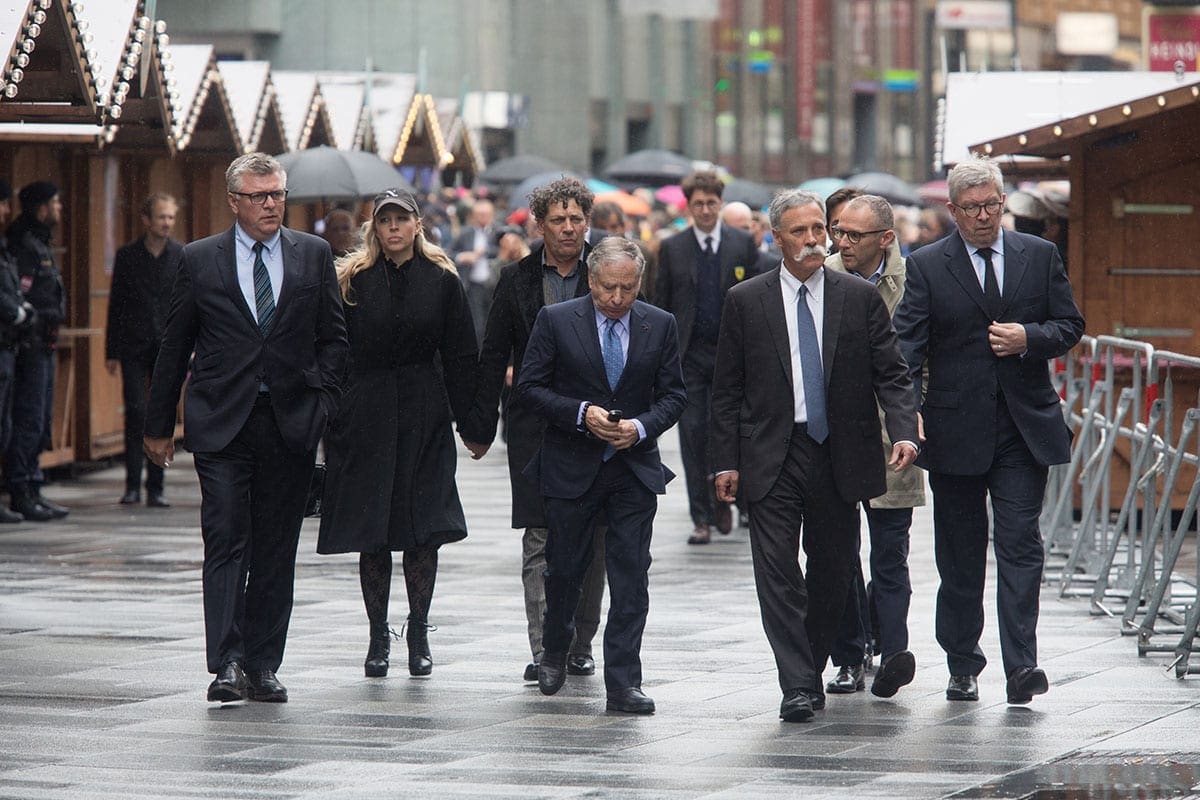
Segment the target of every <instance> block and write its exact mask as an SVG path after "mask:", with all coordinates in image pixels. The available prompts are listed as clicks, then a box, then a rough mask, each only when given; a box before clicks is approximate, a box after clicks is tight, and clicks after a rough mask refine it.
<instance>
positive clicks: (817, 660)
mask: <svg viewBox="0 0 1200 800" xmlns="http://www.w3.org/2000/svg"><path fill="white" fill-rule="evenodd" d="M804 429H805V427H804V426H803V425H797V426H796V427H795V428H794V429H793V431H792V436H791V440H790V443H789V445H788V451H787V456H786V458H785V459H784V462H783V468H782V469H781V470H780V472H779V478H778V479H777V480H776V481H775V485H774V486H772V487H771V489H770V491H768V492H767V494H766V496H765V497H763V498H762V499H761V500H759V501H757V502H752V503H751V504H750V554H751V556H752V557H753V560H754V585H755V588H756V589H757V591H758V604H759V609H760V611H761V613H762V621H763V629H764V630H765V631H766V634H767V641H768V642H769V643H770V644H771V650H772V651H773V652H774V653H775V665H776V667H777V668H778V670H779V686H780V688H782V689H783V690H784V691H787V690H789V689H808V690H815V691H818V692H823V687H822V686H821V683H820V680H821V672H822V671H823V670H824V669H825V661H826V660H827V658H828V657H829V648H830V646H831V645H832V642H833V638H834V636H835V635H836V633H837V630H838V626H839V624H840V623H841V619H842V610H843V606H844V605H845V603H846V590H847V588H848V587H849V586H850V577H851V569H852V567H853V565H854V563H855V553H856V552H857V549H856V544H857V543H858V524H859V522H858V507H857V505H856V504H855V503H848V502H846V501H845V500H844V499H842V497H841V496H840V495H839V494H838V492H837V487H836V486H835V484H834V479H833V466H832V464H831V462H830V457H829V444H828V442H827V443H826V444H817V443H816V442H814V441H813V440H812V439H810V438H809V437H808V435H807V434H805V433H803V432H802V431H803V430H804ZM801 528H803V543H804V552H805V554H806V555H807V557H808V580H807V583H806V581H805V577H804V572H803V570H801V569H800V560H799V559H800V542H801Z"/></svg>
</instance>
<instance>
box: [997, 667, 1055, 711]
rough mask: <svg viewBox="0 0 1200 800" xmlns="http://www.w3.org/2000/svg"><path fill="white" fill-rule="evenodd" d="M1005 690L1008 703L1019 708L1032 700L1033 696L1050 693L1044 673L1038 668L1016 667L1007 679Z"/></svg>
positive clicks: (1048, 683) (1048, 682)
mask: <svg viewBox="0 0 1200 800" xmlns="http://www.w3.org/2000/svg"><path fill="white" fill-rule="evenodd" d="M1007 688H1008V702H1009V703H1011V704H1012V705H1017V706H1019V705H1024V704H1025V703H1028V702H1029V701H1031V700H1033V696H1034V695H1035V694H1045V693H1046V692H1048V691H1050V681H1048V680H1046V673H1045V672H1043V671H1042V670H1041V669H1040V668H1038V667H1017V669H1016V671H1015V672H1013V674H1012V677H1010V678H1009V679H1008V687H1007Z"/></svg>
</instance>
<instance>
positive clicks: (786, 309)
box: [779, 267, 825, 422]
mask: <svg viewBox="0 0 1200 800" xmlns="http://www.w3.org/2000/svg"><path fill="white" fill-rule="evenodd" d="M779 278H780V280H779V287H780V291H782V293H783V316H784V318H785V319H786V320H787V332H788V350H789V351H790V352H791V355H792V399H793V402H794V404H795V406H794V408H795V410H794V416H793V417H792V421H793V422H808V405H807V404H806V403H805V400H804V374H803V372H802V371H801V366H800V338H799V337H800V333H799V330H798V329H797V328H796V298H797V297H798V296H799V294H800V281H799V280H798V279H797V278H796V276H795V275H793V274H792V273H790V272H788V270H787V267H783V268H781V269H780V270H779ZM804 285H805V286H807V287H808V298H807V302H808V310H809V313H811V314H812V318H813V325H814V326H815V327H816V329H817V349H818V350H821V345H822V342H823V339H824V336H825V331H824V322H825V267H819V268H818V269H817V271H816V272H814V273H813V274H812V275H809V276H808V280H806V281H804ZM822 352H823V351H822ZM822 374H824V367H822Z"/></svg>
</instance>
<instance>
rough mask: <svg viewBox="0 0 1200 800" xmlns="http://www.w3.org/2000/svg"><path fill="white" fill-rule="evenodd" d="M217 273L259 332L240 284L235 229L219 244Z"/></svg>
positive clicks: (244, 314) (235, 303)
mask: <svg viewBox="0 0 1200 800" xmlns="http://www.w3.org/2000/svg"><path fill="white" fill-rule="evenodd" d="M217 271H218V272H219V273H220V275H221V281H222V282H223V283H224V284H225V291H226V292H227V293H228V294H229V299H230V300H232V301H233V305H234V307H235V308H236V309H237V310H238V311H240V312H241V313H242V316H243V317H244V318H245V320H246V322H248V323H250V327H252V328H254V330H255V331H257V330H258V323H257V322H255V321H254V314H253V313H251V311H250V306H248V305H246V297H245V296H244V295H243V294H242V286H241V284H239V283H238V265H237V242H236V241H235V240H234V238H233V228H230V229H229V230H228V231H226V232H225V234H224V235H223V236H222V237H221V239H220V241H218V242H217Z"/></svg>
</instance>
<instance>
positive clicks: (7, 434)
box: [0, 347, 17, 453]
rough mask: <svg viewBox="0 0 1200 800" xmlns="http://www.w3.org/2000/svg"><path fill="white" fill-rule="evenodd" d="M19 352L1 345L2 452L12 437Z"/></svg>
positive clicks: (6, 448) (0, 425) (0, 406)
mask: <svg viewBox="0 0 1200 800" xmlns="http://www.w3.org/2000/svg"><path fill="white" fill-rule="evenodd" d="M16 372H17V353H16V351H15V350H13V349H10V348H3V347H0V453H3V452H5V451H6V450H8V443H9V441H10V440H11V439H12V409H13V384H14V382H15V381H16V377H17V376H16Z"/></svg>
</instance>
